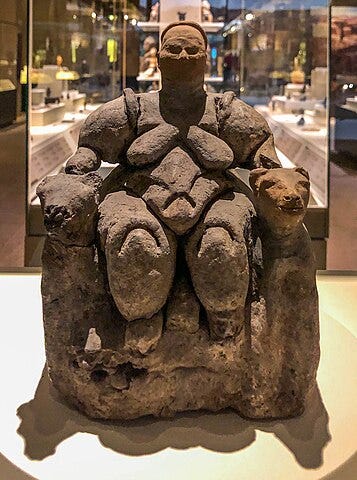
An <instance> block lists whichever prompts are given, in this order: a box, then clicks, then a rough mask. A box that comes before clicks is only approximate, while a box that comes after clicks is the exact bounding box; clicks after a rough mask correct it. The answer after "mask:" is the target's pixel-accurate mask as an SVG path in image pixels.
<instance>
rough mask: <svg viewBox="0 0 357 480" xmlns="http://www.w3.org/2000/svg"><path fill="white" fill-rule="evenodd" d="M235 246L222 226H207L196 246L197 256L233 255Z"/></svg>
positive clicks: (216, 256)
mask: <svg viewBox="0 0 357 480" xmlns="http://www.w3.org/2000/svg"><path fill="white" fill-rule="evenodd" d="M234 251H235V246H234V242H233V240H232V238H231V236H230V234H229V232H228V231H227V230H226V229H225V228H223V227H211V228H208V229H207V230H206V231H205V232H204V234H203V236H202V239H201V242H200V244H199V248H198V258H212V259H213V258H225V257H230V256H232V255H234Z"/></svg>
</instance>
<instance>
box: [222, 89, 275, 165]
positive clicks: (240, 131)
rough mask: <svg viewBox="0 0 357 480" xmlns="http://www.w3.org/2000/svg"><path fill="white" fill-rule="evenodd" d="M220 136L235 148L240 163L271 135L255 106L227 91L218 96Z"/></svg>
mask: <svg viewBox="0 0 357 480" xmlns="http://www.w3.org/2000/svg"><path fill="white" fill-rule="evenodd" d="M216 105H217V107H216V108H217V118H218V122H219V131H220V138H222V140H224V141H225V142H226V143H227V144H228V145H229V146H230V147H231V148H232V150H233V152H234V155H235V159H236V161H237V162H238V163H244V162H245V161H247V159H249V158H250V157H251V155H253V154H254V152H256V150H257V149H258V148H259V147H260V146H261V145H262V144H263V143H264V142H265V141H266V140H267V139H268V138H269V137H270V136H271V130H270V128H269V126H268V124H267V122H266V120H265V118H264V117H263V116H262V115H261V114H260V113H259V112H257V111H256V110H255V109H254V108H253V107H251V106H250V105H247V104H246V103H245V102H243V101H242V100H240V99H239V98H237V97H236V95H235V94H234V92H225V93H223V94H222V95H221V96H220V98H218V97H217V100H216Z"/></svg>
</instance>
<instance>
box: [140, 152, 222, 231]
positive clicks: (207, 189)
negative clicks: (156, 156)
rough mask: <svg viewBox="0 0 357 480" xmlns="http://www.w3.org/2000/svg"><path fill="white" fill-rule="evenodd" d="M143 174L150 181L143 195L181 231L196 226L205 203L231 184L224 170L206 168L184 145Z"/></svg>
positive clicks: (172, 225)
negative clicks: (183, 147) (209, 170)
mask: <svg viewBox="0 0 357 480" xmlns="http://www.w3.org/2000/svg"><path fill="white" fill-rule="evenodd" d="M140 176H141V178H142V179H143V180H144V183H145V181H146V182H147V185H148V186H147V188H146V189H145V191H144V192H143V193H142V198H143V199H144V200H145V201H146V203H147V204H148V206H149V207H150V208H151V209H152V210H153V211H154V212H155V213H156V215H157V216H158V217H159V218H160V219H161V220H162V221H163V222H164V223H165V224H166V225H167V226H168V227H169V228H171V229H172V230H173V231H174V232H175V233H177V234H179V235H181V234H184V233H186V232H187V231H188V230H189V229H190V228H191V227H193V226H194V225H195V223H196V222H197V221H198V219H199V218H200V215H201V213H202V211H203V210H204V208H205V206H206V205H207V204H208V203H209V202H210V201H211V200H213V199H214V198H215V197H216V196H217V195H218V194H219V193H220V192H222V191H223V190H224V189H225V188H227V180H226V179H225V176H224V173H223V172H218V171H212V172H207V171H204V170H203V169H202V167H200V166H198V165H197V164H196V163H195V162H194V161H193V160H192V158H191V156H190V155H189V154H188V153H187V152H186V151H185V150H183V149H182V148H181V147H175V148H174V149H173V150H171V151H170V152H169V153H168V154H167V155H166V156H165V157H164V158H163V160H162V161H161V162H160V164H159V165H156V166H154V167H151V168H150V169H146V170H145V171H142V172H141V175H140ZM143 177H144V178H143Z"/></svg>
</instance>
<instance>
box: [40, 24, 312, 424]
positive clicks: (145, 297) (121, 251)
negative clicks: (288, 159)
mask: <svg viewBox="0 0 357 480" xmlns="http://www.w3.org/2000/svg"><path fill="white" fill-rule="evenodd" d="M206 48H207V38H206V35H205V33H204V31H203V30H202V28H201V27H200V26H199V25H198V24H195V23H191V22H177V23H174V24H171V25H169V26H168V27H167V28H166V29H165V30H164V31H163V33H162V44H161V50H160V52H159V68H160V70H161V75H162V88H161V90H160V91H158V92H154V93H150V94H134V93H133V92H132V91H131V90H130V89H126V90H124V93H123V95H122V96H121V97H119V98H117V99H115V100H112V101H111V102H108V103H106V104H105V105H103V106H102V107H100V108H99V109H98V110H96V111H95V112H93V113H92V114H91V115H90V116H89V117H88V119H87V120H86V122H85V123H84V125H83V127H82V129H81V133H80V138H79V146H78V150H77V151H76V153H75V154H74V155H73V156H72V157H71V158H70V159H69V160H68V162H67V164H66V168H65V172H66V173H62V174H59V175H57V176H54V177H48V178H47V179H45V180H44V181H43V182H42V183H41V184H40V186H39V188H38V195H39V197H40V200H41V205H42V208H43V212H44V222H45V226H46V229H47V232H48V236H47V239H46V242H45V247H44V252H43V280H42V295H43V309H44V326H45V337H46V353H47V361H48V366H49V371H50V376H51V379H52V382H53V383H54V385H55V386H56V387H57V388H58V389H59V390H60V392H61V393H62V394H63V395H64V397H65V398H67V400H68V401H70V402H71V403H72V404H74V405H76V406H77V407H78V408H79V409H80V410H82V411H83V412H85V413H86V414H87V415H89V416H91V417H96V418H106V419H130V418H136V417H140V416H143V415H148V414H152V415H156V416H169V415H173V414H174V413H175V412H178V411H184V410H197V409H201V408H204V409H208V410H212V411H217V410H220V409H222V408H225V407H233V408H234V409H236V410H237V411H238V412H239V413H240V414H241V415H244V416H246V417H249V418H277V417H289V416H294V415H298V414H300V413H301V412H302V411H303V409H304V406H305V403H306V401H307V398H308V395H309V393H310V391H311V389H312V387H313V386H314V382H315V374H316V369H317V365H318V360H319V339H318V335H319V334H318V311H317V293H316V286H315V267H314V261H313V254H312V251H311V241H310V239H309V236H308V234H307V231H306V229H305V227H304V226H303V223H302V222H303V218H304V215H305V212H306V207H307V202H308V198H309V179H308V174H307V172H306V171H305V170H303V169H302V168H295V169H285V168H281V165H280V163H279V160H278V158H277V156H276V152H275V148H274V142H273V136H272V133H271V131H270V129H269V127H268V125H267V123H266V122H265V120H264V119H263V118H262V117H261V116H260V114H258V113H257V112H256V111H255V110H254V109H253V108H251V107H249V106H248V105H246V104H245V103H243V102H242V101H240V100H239V99H237V98H236V97H235V95H234V94H233V93H232V92H226V93H224V94H216V93H212V94H211V93H206V92H205V90H204V72H205V64H206ZM102 161H106V162H109V163H112V164H117V166H116V167H115V168H114V169H113V170H112V172H111V173H110V174H109V175H108V176H107V177H106V178H105V179H104V180H102V179H101V178H100V176H99V175H98V174H97V173H96V172H95V171H96V170H98V168H99V167H100V165H101V162H102ZM249 172H250V180H249V181H250V186H251V188H250V186H249V185H248V176H249Z"/></svg>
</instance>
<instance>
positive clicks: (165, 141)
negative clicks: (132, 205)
mask: <svg viewBox="0 0 357 480" xmlns="http://www.w3.org/2000/svg"><path fill="white" fill-rule="evenodd" d="M148 97H149V98H148ZM155 97H156V95H152V96H151V95H146V97H145V98H146V100H145V101H144V102H141V104H140V112H141V114H140V118H139V121H138V132H139V133H140V132H141V134H140V136H139V137H138V138H137V139H136V140H134V142H133V143H132V144H131V145H130V147H129V149H128V150H127V162H128V164H130V165H131V166H132V167H136V171H135V173H133V175H132V178H131V179H130V180H129V182H128V184H127V187H128V188H130V189H131V190H133V191H135V192H136V193H137V194H138V195H140V196H141V197H142V198H143V199H144V200H145V201H146V203H147V204H148V205H149V206H150V208H151V209H152V210H153V211H155V212H156V214H157V215H158V217H159V218H161V220H162V221H163V222H164V223H165V224H166V225H168V226H169V227H170V228H171V229H172V230H173V231H174V232H176V233H178V234H183V233H185V232H186V231H187V230H189V229H190V228H191V227H192V226H193V225H194V224H195V223H196V222H197V221H198V219H199V217H200V215H201V213H202V211H203V210H204V208H205V206H206V205H207V204H208V203H209V202H210V201H211V200H212V199H213V198H214V197H215V196H217V195H218V194H219V193H220V192H222V191H223V190H224V189H226V188H227V186H228V184H229V180H227V177H226V175H225V170H227V168H229V167H230V166H231V164H232V162H233V158H234V155H233V152H232V150H231V148H230V147H229V146H228V145H227V144H226V143H225V142H224V141H223V140H221V139H220V138H218V137H217V136H216V135H214V134H213V133H211V132H210V131H208V128H207V127H208V126H209V125H211V126H212V125H213V124H214V121H213V119H212V115H213V113H212V109H210V108H206V112H205V115H203V116H202V119H201V122H202V125H201V123H199V124H198V125H191V126H187V127H186V126H184V127H178V126H176V125H172V124H170V123H166V122H165V121H164V120H163V118H162V117H161V115H160V112H159V110H158V98H156V100H155ZM210 105H211V106H212V102H211V103H210ZM213 106H214V105H213ZM210 118H211V120H210ZM144 120H145V121H144ZM204 126H205V127H206V128H207V129H205V128H203V127H204ZM211 131H212V132H213V131H215V130H214V128H213V127H212V128H211ZM217 134H218V132H217Z"/></svg>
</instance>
